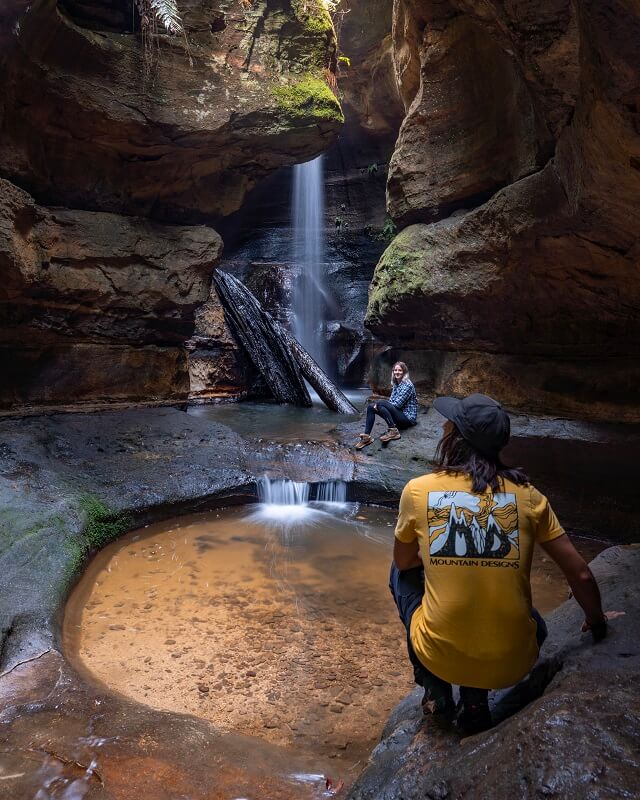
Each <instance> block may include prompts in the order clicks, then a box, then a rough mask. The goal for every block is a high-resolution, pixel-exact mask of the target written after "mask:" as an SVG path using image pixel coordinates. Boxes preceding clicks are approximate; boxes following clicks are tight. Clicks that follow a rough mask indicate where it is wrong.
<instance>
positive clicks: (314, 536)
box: [64, 504, 605, 784]
mask: <svg viewBox="0 0 640 800" xmlns="http://www.w3.org/2000/svg"><path fill="white" fill-rule="evenodd" d="M290 512H291V513H289V512H287V513H285V515H284V518H283V517H282V516H277V515H276V516H275V518H274V516H273V515H274V509H272V508H271V507H269V506H260V505H258V506H255V507H243V508H236V509H230V510H221V511H218V512H214V513H209V514H204V515H197V516H191V517H186V518H181V519H179V520H175V521H173V522H168V523H167V522H165V523H162V524H160V525H154V526H150V527H147V528H145V529H142V530H139V531H135V532H133V533H131V534H129V535H127V536H125V537H124V538H123V539H121V540H119V541H118V542H116V543H114V544H112V545H110V546H109V547H107V548H105V550H104V551H102V552H101V553H100V554H99V555H98V556H97V557H96V559H95V560H94V561H93V563H92V564H91V565H90V568H89V570H88V571H87V573H86V574H85V575H84V577H83V578H82V580H81V582H80V583H79V584H78V586H77V587H76V589H75V590H74V592H73V594H72V596H71V598H70V601H69V604H68V606H67V612H66V617H65V623H64V640H65V648H66V652H67V654H68V656H69V657H70V658H71V660H72V662H73V663H74V665H75V666H76V667H77V668H78V669H80V670H81V672H82V674H83V675H84V676H85V677H86V678H87V679H88V680H89V681H90V682H94V683H95V682H98V683H99V684H104V685H106V686H108V687H109V688H110V689H112V690H115V691H117V692H119V693H121V694H123V695H125V696H126V697H128V698H132V699H134V700H137V701H139V702H140V703H144V704H147V705H149V706H151V707H153V708H157V709H163V710H169V711H174V712H176V711H177V712H184V713H187V714H193V715H195V716H198V717H202V718H204V719H207V720H210V721H211V722H213V723H214V724H215V725H216V726H217V727H218V728H220V729H222V730H227V731H230V732H237V733H242V734H248V735H250V736H254V737H259V738H261V739H263V740H266V741H268V742H271V743H273V744H277V745H280V746H284V747H285V748H291V750H292V753H293V752H295V753H296V754H300V755H304V756H305V757H311V758H312V759H315V758H317V760H318V770H319V771H323V770H326V769H327V765H329V767H331V768H332V771H333V773H334V774H335V775H337V776H339V777H341V778H343V779H344V780H345V783H347V784H348V783H350V782H351V781H352V780H353V779H354V778H355V776H356V775H357V773H358V772H359V771H360V770H361V769H362V767H363V765H364V763H365V762H366V759H367V756H368V754H369V753H370V751H371V750H372V748H373V747H374V746H375V744H376V742H377V741H378V739H379V737H380V733H381V730H382V727H383V725H384V723H385V721H386V718H387V717H388V715H389V712H390V711H391V709H392V708H393V707H394V706H395V705H396V703H397V702H399V701H400V700H401V699H402V698H403V697H404V696H406V694H407V693H408V692H409V691H410V690H411V689H412V688H413V682H412V676H411V670H410V668H409V665H408V661H407V659H406V653H405V642H404V632H403V629H402V627H401V624H400V622H399V620H398V618H397V614H396V610H395V607H394V605H393V602H392V600H391V597H390V595H389V593H388V589H387V578H388V569H389V560H390V553H391V548H392V542H393V526H394V523H395V515H394V514H393V513H392V512H390V511H387V510H386V509H381V508H374V507H364V506H357V505H355V504H317V505H315V507H313V508H310V507H304V508H298V509H297V510H296V508H295V507H294V509H293V510H291V509H290ZM576 544H577V545H578V547H579V549H581V550H582V552H583V554H584V555H585V556H586V557H587V558H588V559H591V558H593V557H594V556H595V555H596V554H597V553H598V552H599V551H600V550H602V549H603V548H604V546H605V545H604V544H603V543H600V542H596V541H593V540H586V539H585V540H578V541H576ZM532 583H533V592H534V602H535V604H536V605H537V606H538V608H539V609H540V611H541V612H542V613H546V612H548V611H550V610H551V609H552V608H555V607H556V606H557V605H559V604H560V603H562V602H563V601H564V600H565V599H566V597H567V588H566V584H565V583H564V581H563V579H562V576H561V575H560V573H559V572H558V570H557V568H556V567H555V566H554V565H553V564H552V563H550V562H549V561H548V560H547V559H545V558H544V557H543V556H541V554H540V553H538V554H537V556H536V559H535V561H534V574H533V580H532Z"/></svg>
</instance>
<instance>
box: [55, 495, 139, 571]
mask: <svg viewBox="0 0 640 800" xmlns="http://www.w3.org/2000/svg"><path fill="white" fill-rule="evenodd" d="M78 505H79V507H80V511H81V513H82V514H83V515H84V518H85V524H84V528H83V530H82V533H81V534H80V536H79V537H75V538H73V539H67V541H66V542H65V551H66V553H67V563H66V570H65V571H66V577H67V579H70V578H71V577H73V576H74V575H76V574H77V573H78V572H79V571H80V569H81V568H82V566H83V564H84V562H85V561H86V559H87V556H88V555H89V554H90V553H91V552H92V551H94V550H100V549H101V548H102V547H104V546H105V545H106V544H109V542H112V541H113V540H114V539H117V538H118V536H121V535H122V534H123V533H125V532H126V531H127V530H128V529H129V528H130V527H131V520H130V518H129V517H128V516H127V515H126V514H122V513H120V512H118V511H114V510H113V509H110V508H109V507H108V506H107V505H105V503H103V502H102V500H100V499H99V498H98V497H95V496H94V495H90V494H85V495H82V496H81V497H80V500H79V503H78Z"/></svg>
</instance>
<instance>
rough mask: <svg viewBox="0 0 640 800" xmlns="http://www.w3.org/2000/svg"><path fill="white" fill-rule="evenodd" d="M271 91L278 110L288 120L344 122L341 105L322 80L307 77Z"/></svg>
mask: <svg viewBox="0 0 640 800" xmlns="http://www.w3.org/2000/svg"><path fill="white" fill-rule="evenodd" d="M271 91H272V93H273V96H274V97H275V100H276V105H277V107H278V109H279V110H280V111H282V112H284V114H285V115H286V117H287V118H288V119H292V120H309V121H310V122H311V121H313V120H314V119H315V120H327V121H331V122H339V123H342V122H344V115H343V113H342V108H341V107H340V103H339V102H338V99H337V98H336V96H335V95H334V93H333V92H332V91H331V89H330V88H329V87H328V86H327V84H326V83H325V82H324V81H323V80H322V78H318V77H316V76H314V75H305V76H304V77H303V78H302V79H301V80H299V81H297V82H296V83H292V84H288V85H283V86H274V87H272V90H271Z"/></svg>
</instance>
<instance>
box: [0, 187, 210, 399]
mask: <svg viewBox="0 0 640 800" xmlns="http://www.w3.org/2000/svg"><path fill="white" fill-rule="evenodd" d="M221 251H222V240H221V238H220V236H219V235H218V234H217V233H216V232H215V231H214V230H213V229H212V228H207V227H204V226H178V225H160V224H158V223H155V222H151V221H149V220H145V219H141V218H136V217H125V216H120V215H117V214H109V213H106V212H94V211H78V210H69V209H63V208H56V209H51V208H46V207H43V206H39V205H37V204H36V203H35V202H34V200H33V198H32V197H31V196H30V195H28V194H27V193H26V192H25V191H23V190H22V189H19V188H17V187H16V186H14V185H13V184H11V183H9V182H8V181H5V180H2V179H0V271H1V274H2V286H1V287H0V365H1V371H2V376H3V379H2V381H1V382H0V408H3V409H8V408H13V409H21V408H25V407H27V406H45V407H46V406H49V407H53V406H63V405H89V406H92V405H96V404H98V405H101V404H107V403H118V402H125V401H128V402H134V401H135V402H148V401H158V400H163V399H164V400H171V399H173V400H180V399H183V398H184V397H186V393H187V391H188V378H187V371H186V354H185V351H184V347H183V343H184V340H185V339H186V338H187V337H188V336H189V335H190V333H191V331H192V329H193V315H194V312H195V310H196V308H197V307H198V306H199V305H200V304H201V303H203V302H204V300H205V299H206V297H207V294H208V288H209V277H210V275H211V271H212V269H213V267H214V265H215V263H216V261H217V259H218V257H219V255H220V253H221Z"/></svg>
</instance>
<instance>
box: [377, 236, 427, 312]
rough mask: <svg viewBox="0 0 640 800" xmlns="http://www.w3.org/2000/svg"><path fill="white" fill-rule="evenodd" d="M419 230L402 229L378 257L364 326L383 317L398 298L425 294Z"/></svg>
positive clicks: (422, 247)
mask: <svg viewBox="0 0 640 800" xmlns="http://www.w3.org/2000/svg"><path fill="white" fill-rule="evenodd" d="M420 227H421V226H418V225H414V226H411V227H409V228H405V229H404V230H403V231H401V232H400V233H399V234H398V235H397V236H396V237H395V239H393V241H392V242H391V244H390V245H389V246H388V247H387V249H386V250H385V251H384V253H383V254H382V256H381V257H380V261H379V262H378V264H377V266H376V269H375V273H374V276H373V280H372V282H371V289H370V292H369V305H368V308H367V324H368V323H370V322H373V321H375V320H378V319H380V318H382V317H384V316H385V314H387V312H388V311H389V310H390V309H392V308H393V307H394V306H395V305H396V304H397V302H398V301H399V300H400V298H401V297H403V296H406V295H407V294H414V293H415V292H420V291H425V290H427V291H428V287H427V286H425V283H428V282H429V277H428V273H427V271H426V269H425V243H424V241H423V240H422V239H421V237H420V235H419V230H418V229H419V228H420Z"/></svg>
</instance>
